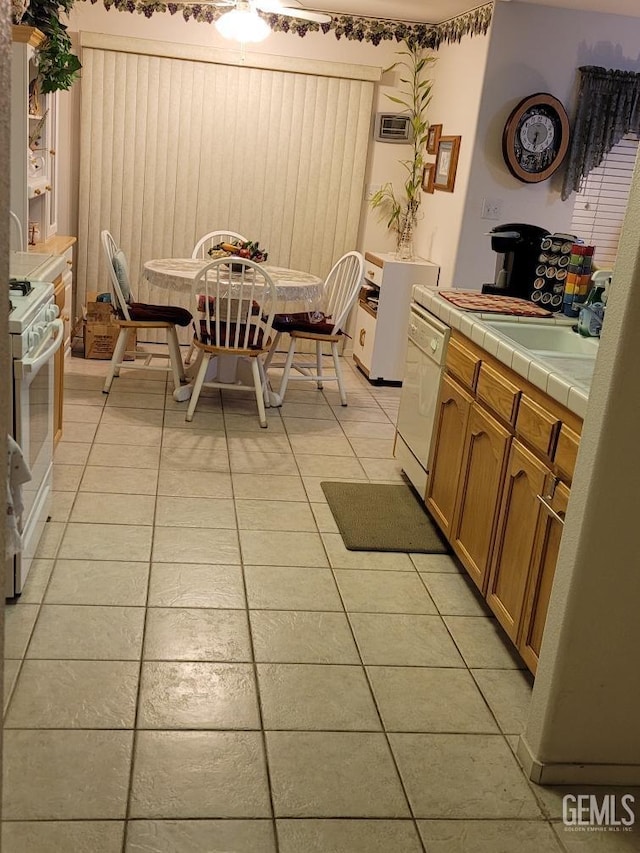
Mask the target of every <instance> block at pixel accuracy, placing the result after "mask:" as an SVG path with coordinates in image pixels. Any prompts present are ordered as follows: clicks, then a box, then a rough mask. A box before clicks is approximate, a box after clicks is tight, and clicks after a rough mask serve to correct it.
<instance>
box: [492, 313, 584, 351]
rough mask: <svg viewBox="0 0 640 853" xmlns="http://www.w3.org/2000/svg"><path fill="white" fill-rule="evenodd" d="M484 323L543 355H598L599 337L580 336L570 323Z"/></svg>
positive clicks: (498, 321)
mask: <svg viewBox="0 0 640 853" xmlns="http://www.w3.org/2000/svg"><path fill="white" fill-rule="evenodd" d="M484 323H485V325H487V326H488V327H489V328H490V329H492V330H493V331H495V332H497V333H498V334H499V335H502V336H504V337H505V338H509V339H510V340H511V341H513V342H514V343H516V344H520V346H521V347H524V348H525V349H528V350H530V351H531V352H534V353H536V354H537V355H540V356H543V357H544V356H545V355H560V354H566V355H570V356H572V357H576V356H577V357H580V356H587V357H591V358H594V359H595V357H596V355H597V354H598V344H599V338H583V337H582V336H581V335H579V334H578V333H577V332H574V331H573V329H572V327H571V326H563V325H557V324H555V323H550V324H549V325H546V324H545V323H518V322H509V321H508V320H506V321H505V320H485V321H484Z"/></svg>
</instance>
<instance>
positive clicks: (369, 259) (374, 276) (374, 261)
mask: <svg viewBox="0 0 640 853" xmlns="http://www.w3.org/2000/svg"><path fill="white" fill-rule="evenodd" d="M383 272H384V267H383V263H382V261H381V260H380V258H378V257H376V256H375V255H370V254H369V253H368V252H367V253H366V254H365V256H364V277H365V279H366V280H367V281H371V282H373V284H377V285H378V287H380V285H381V284H382V275H383Z"/></svg>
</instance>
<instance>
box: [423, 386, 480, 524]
mask: <svg viewBox="0 0 640 853" xmlns="http://www.w3.org/2000/svg"><path fill="white" fill-rule="evenodd" d="M471 403H472V398H471V396H470V395H469V394H467V392H466V391H464V390H463V389H462V388H461V387H460V386H459V385H458V384H457V383H456V382H454V380H453V379H451V377H450V376H448V375H445V376H443V378H442V382H441V383H440V395H439V397H438V402H437V404H436V424H435V428H434V432H433V441H432V443H431V456H430V460H429V483H428V486H427V500H426V503H427V508H428V509H429V511H430V512H431V514H432V515H433V517H434V518H435V520H436V521H437V523H438V525H439V526H440V527H441V528H442V531H443V533H444V534H445V536H446V537H447V538H448V539H450V531H451V523H452V521H453V511H454V507H455V502H456V493H457V490H458V478H459V476H460V462H461V460H462V450H463V447H464V437H465V433H466V430H467V421H468V420H469V410H470V408H471Z"/></svg>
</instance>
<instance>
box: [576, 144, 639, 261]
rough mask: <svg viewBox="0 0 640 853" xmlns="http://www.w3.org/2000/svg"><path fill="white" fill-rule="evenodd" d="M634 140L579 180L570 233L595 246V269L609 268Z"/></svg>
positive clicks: (635, 148)
mask: <svg viewBox="0 0 640 853" xmlns="http://www.w3.org/2000/svg"><path fill="white" fill-rule="evenodd" d="M637 151H638V138H637V137H636V136H635V135H631V134H627V135H626V136H625V137H624V138H623V139H622V141H621V142H619V143H618V144H617V145H615V146H614V147H613V148H612V149H611V151H610V152H609V153H608V154H607V155H606V156H605V158H604V160H603V161H602V163H601V164H600V165H599V166H598V167H596V168H595V169H593V170H592V171H591V172H589V174H588V176H587V177H586V178H583V182H582V186H581V189H580V191H579V192H578V193H577V194H576V197H575V201H574V206H573V219H572V220H571V232H572V233H573V234H577V235H578V236H579V237H581V238H582V239H583V240H584V241H585V243H587V244H588V245H591V246H595V253H594V259H595V262H596V264H597V265H598V266H599V267H604V268H612V267H613V266H614V264H615V260H616V255H617V253H618V242H619V240H620V234H621V231H622V223H623V221H624V217H625V214H626V212H627V203H628V200H629V190H630V188H631V178H632V176H633V169H634V166H635V162H636V154H637Z"/></svg>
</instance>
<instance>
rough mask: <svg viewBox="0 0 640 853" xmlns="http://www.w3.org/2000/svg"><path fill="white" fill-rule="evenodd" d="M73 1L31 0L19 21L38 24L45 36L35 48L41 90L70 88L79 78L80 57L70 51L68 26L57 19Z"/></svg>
mask: <svg viewBox="0 0 640 853" xmlns="http://www.w3.org/2000/svg"><path fill="white" fill-rule="evenodd" d="M74 2H75V0H31V2H30V3H29V6H28V8H27V10H26V12H25V14H24V16H23V18H22V20H21V22H20V23H22V24H28V25H29V26H31V27H37V28H38V29H39V30H40V31H41V32H42V33H43V34H44V36H45V41H44V42H43V44H42V45H41V46H40V48H39V49H38V73H39V77H40V91H42V92H45V93H46V92H56V91H58V90H59V89H69V88H70V86H71V84H72V83H73V82H74V80H75V79H76V78H77V77H78V73H79V71H80V69H81V67H82V66H81V64H80V60H79V59H78V57H77V56H76V55H75V53H73V51H72V50H71V39H70V37H69V33H68V32H67V27H66V25H65V24H63V23H62V21H61V20H60V15H61V13H62V12H64V13H65V14H67V13H68V12H69V11H70V10H71V7H72V6H73V4H74Z"/></svg>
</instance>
